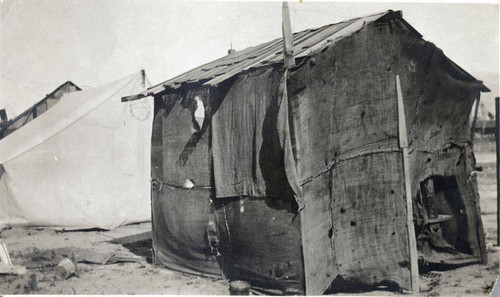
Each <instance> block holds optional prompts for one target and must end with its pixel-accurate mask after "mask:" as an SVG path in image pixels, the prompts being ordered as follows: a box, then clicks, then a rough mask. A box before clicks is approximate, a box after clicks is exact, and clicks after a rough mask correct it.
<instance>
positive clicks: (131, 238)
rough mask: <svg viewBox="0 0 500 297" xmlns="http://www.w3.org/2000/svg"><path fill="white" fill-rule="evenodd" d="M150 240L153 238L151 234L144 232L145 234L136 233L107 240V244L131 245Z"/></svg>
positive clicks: (150, 232)
mask: <svg viewBox="0 0 500 297" xmlns="http://www.w3.org/2000/svg"><path fill="white" fill-rule="evenodd" d="M152 238H153V232H152V231H146V232H142V233H138V234H133V235H128V236H123V237H119V238H114V239H112V240H109V241H108V242H110V243H115V244H122V245H123V244H131V243H134V242H138V241H145V240H150V239H152Z"/></svg>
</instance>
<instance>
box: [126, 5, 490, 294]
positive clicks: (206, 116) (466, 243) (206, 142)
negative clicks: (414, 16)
mask: <svg viewBox="0 0 500 297" xmlns="http://www.w3.org/2000/svg"><path fill="white" fill-rule="evenodd" d="M293 38H294V49H295V52H294V56H295V59H296V62H297V65H296V67H294V68H292V69H290V70H289V71H288V74H286V73H285V74H286V75H284V69H283V63H282V59H283V56H282V53H281V52H282V41H281V39H276V40H274V41H271V42H268V43H265V44H262V45H259V46H255V47H251V48H247V49H245V50H242V51H237V52H236V53H231V54H229V55H228V56H225V57H223V58H221V59H218V60H216V61H213V62H211V63H208V64H206V65H203V66H200V67H198V68H196V69H193V70H191V71H189V72H187V73H185V74H182V75H180V76H178V77H175V78H173V79H171V80H169V81H166V82H164V83H162V84H159V85H157V86H154V87H152V88H150V89H149V90H148V91H146V92H144V93H141V94H138V95H136V96H133V97H129V98H126V99H127V100H134V99H140V98H141V97H144V96H152V95H153V96H154V97H155V116H154V123H153V136H152V157H151V160H152V180H153V186H154V187H153V191H152V216H153V236H154V237H153V250H154V261H155V263H157V264H161V265H164V266H167V267H170V268H173V269H177V270H180V271H183V272H187V273H193V274H197V275H204V276H211V277H221V276H223V275H224V276H225V277H227V278H229V279H230V280H232V279H241V280H246V281H248V282H250V284H251V285H252V287H253V288H255V289H265V290H266V292H268V293H272V292H275V293H279V294H283V293H307V294H321V293H324V292H325V291H326V290H328V289H330V290H333V291H338V290H340V291H342V290H344V289H345V288H346V286H349V285H356V286H359V285H366V286H375V285H385V286H387V287H389V288H391V289H408V288H409V287H410V270H409V262H410V257H409V243H408V242H409V238H408V229H407V225H406V220H407V211H406V195H405V182H404V173H403V161H402V158H403V155H402V152H401V148H400V144H399V143H398V112H397V110H398V106H397V91H396V75H399V76H400V80H401V89H402V94H400V95H402V96H403V98H404V107H405V111H406V112H405V115H406V123H407V131H408V138H409V142H410V143H409V154H410V178H411V189H412V197H411V198H412V202H413V209H414V214H413V217H414V225H415V226H414V227H415V231H416V238H417V245H418V256H419V264H420V265H421V269H426V268H429V267H430V266H432V265H437V264H441V265H446V264H448V265H463V264H467V263H477V262H484V261H485V260H486V254H485V251H484V235H483V230H482V225H481V218H480V211H479V201H478V199H479V196H478V193H477V182H476V178H475V176H474V175H473V174H472V171H473V170H474V165H475V160H474V156H473V153H472V142H471V136H470V131H471V129H470V124H469V114H470V112H471V107H472V105H473V102H474V100H475V99H476V97H477V96H478V95H479V93H480V92H481V91H488V89H487V88H486V87H485V86H484V85H483V84H482V83H481V82H480V81H477V80H476V79H474V78H473V77H472V76H471V75H469V74H468V73H467V72H465V71H464V70H462V69H461V68H460V67H458V66H457V65H456V64H454V63H453V62H452V61H450V60H449V59H448V58H447V57H446V56H445V55H444V54H443V52H442V51H441V50H439V49H438V48H436V47H435V46H434V45H433V44H432V43H429V42H427V41H425V40H423V39H422V36H421V35H420V34H419V33H418V32H417V31H416V30H415V29H414V28H412V27H411V26H410V25H409V24H408V23H407V22H406V21H405V20H404V19H403V18H402V14H401V12H393V11H387V12H384V13H380V14H376V15H371V16H367V17H362V18H357V19H353V20H349V21H345V22H341V23H337V24H332V25H327V26H324V27H321V28H317V29H311V30H306V31H302V32H299V33H295V34H294V35H293Z"/></svg>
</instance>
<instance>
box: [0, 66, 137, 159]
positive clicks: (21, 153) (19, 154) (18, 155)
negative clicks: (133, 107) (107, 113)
mask: <svg viewBox="0 0 500 297" xmlns="http://www.w3.org/2000/svg"><path fill="white" fill-rule="evenodd" d="M136 77H137V75H134V77H133V78H132V79H130V80H129V81H127V82H126V83H125V84H124V85H123V86H122V87H121V88H119V89H118V90H116V92H114V93H113V94H112V95H111V96H109V97H108V99H109V98H111V97H113V96H115V95H116V94H117V93H118V92H120V91H121V90H123V89H124V88H125V87H126V86H127V85H128V84H129V83H130V82H131V81H133V80H134V79H136ZM108 99H106V100H104V101H103V102H101V103H100V104H98V105H97V106H95V107H94V108H92V109H90V110H89V111H87V112H86V113H84V114H83V115H82V116H80V117H78V118H77V119H75V120H74V121H73V122H72V123H71V124H69V125H67V126H66V127H64V128H63V129H61V130H59V131H57V132H56V133H54V134H52V135H51V136H50V137H47V138H46V139H45V140H44V141H43V142H40V143H38V144H36V145H34V146H32V147H30V148H28V149H26V150H24V151H22V152H20V153H18V154H17V155H16V156H14V157H11V158H9V159H7V160H4V161H3V163H6V162H9V161H11V160H14V159H16V158H18V157H20V156H21V155H23V154H24V153H26V152H27V151H29V150H32V149H34V148H36V147H38V146H39V145H41V144H43V143H45V142H46V141H47V140H49V139H52V138H53V137H54V136H56V135H58V134H59V133H61V132H62V131H64V130H66V128H68V127H70V126H73V124H75V123H76V122H77V121H78V120H79V119H81V118H83V117H84V116H86V115H88V114H89V113H91V112H92V111H94V110H95V109H97V108H98V107H100V106H101V105H103V104H104V103H106V102H107V101H108Z"/></svg>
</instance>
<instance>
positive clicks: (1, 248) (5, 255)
mask: <svg viewBox="0 0 500 297" xmlns="http://www.w3.org/2000/svg"><path fill="white" fill-rule="evenodd" d="M0 263H4V264H7V265H12V260H11V259H10V256H9V251H7V246H6V245H5V243H0Z"/></svg>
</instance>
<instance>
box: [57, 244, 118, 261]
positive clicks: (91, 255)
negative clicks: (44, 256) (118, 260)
mask: <svg viewBox="0 0 500 297" xmlns="http://www.w3.org/2000/svg"><path fill="white" fill-rule="evenodd" d="M53 251H54V252H55V253H56V254H59V255H61V256H63V257H70V256H74V257H75V261H76V262H78V263H92V264H102V265H104V264H106V262H108V260H109V258H111V256H113V253H110V252H108V253H99V252H94V251H92V250H89V249H84V248H77V247H64V248H58V249H54V250H53Z"/></svg>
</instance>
